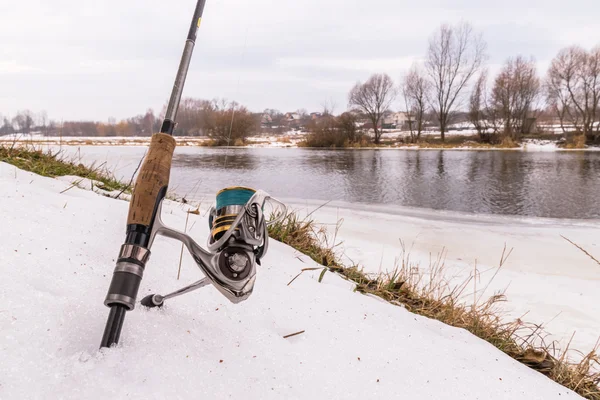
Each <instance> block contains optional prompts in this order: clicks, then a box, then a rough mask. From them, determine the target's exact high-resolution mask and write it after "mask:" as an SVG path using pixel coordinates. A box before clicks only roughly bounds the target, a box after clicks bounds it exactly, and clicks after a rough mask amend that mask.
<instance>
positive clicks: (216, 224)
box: [208, 186, 256, 242]
mask: <svg viewBox="0 0 600 400" xmlns="http://www.w3.org/2000/svg"><path fill="white" fill-rule="evenodd" d="M255 193H256V190H254V189H250V188H246V187H242V186H234V187H229V188H225V189H222V190H220V191H219V192H218V193H217V204H216V206H215V207H214V212H211V215H210V216H209V219H208V226H209V228H210V229H211V237H212V239H213V241H215V242H216V241H217V240H219V239H221V237H223V235H224V234H225V232H227V231H228V230H229V228H231V225H232V224H233V223H234V222H235V219H236V218H237V216H238V215H239V213H240V212H242V211H243V209H244V206H245V205H246V203H248V201H249V200H250V199H251V198H252V196H253V195H254V194H255ZM235 230H237V231H238V232H239V228H237V227H236V228H235Z"/></svg>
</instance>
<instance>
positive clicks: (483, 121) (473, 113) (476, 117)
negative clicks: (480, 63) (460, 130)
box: [469, 70, 491, 143]
mask: <svg viewBox="0 0 600 400" xmlns="http://www.w3.org/2000/svg"><path fill="white" fill-rule="evenodd" d="M486 83H487V70H484V71H482V72H481V74H479V77H478V78H477V80H476V81H475V86H474V87H473V91H472V92H471V97H470V98H469V121H470V122H471V123H472V124H473V125H474V126H475V129H476V130H477V134H478V135H479V138H480V139H481V140H482V141H483V142H486V143H489V142H490V141H491V137H490V135H489V132H488V130H489V126H488V119H489V115H488V112H487V108H488V107H487V85H486Z"/></svg>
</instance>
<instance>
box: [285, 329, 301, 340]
mask: <svg viewBox="0 0 600 400" xmlns="http://www.w3.org/2000/svg"><path fill="white" fill-rule="evenodd" d="M304 332H306V331H300V332H296V333H290V334H289V335H285V336H284V337H283V338H284V339H287V338H290V337H292V336H296V335H301V334H303V333H304Z"/></svg>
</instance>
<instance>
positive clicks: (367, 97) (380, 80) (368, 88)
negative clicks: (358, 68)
mask: <svg viewBox="0 0 600 400" xmlns="http://www.w3.org/2000/svg"><path fill="white" fill-rule="evenodd" d="M395 98H396V90H395V89H394V82H393V81H392V78H390V77H389V75H387V74H374V75H372V76H371V77H370V78H369V79H368V80H367V81H366V82H365V83H360V82H358V83H357V84H356V85H355V86H354V87H353V88H352V90H350V93H349V94H348V103H349V106H350V107H353V108H356V109H358V110H360V111H362V112H363V113H365V114H366V115H367V117H368V118H369V120H370V121H371V123H372V124H373V130H374V133H375V144H379V142H380V140H381V133H382V132H381V130H380V129H379V123H380V121H381V118H382V116H383V114H384V113H385V112H386V111H387V110H388V109H389V108H390V105H391V104H392V102H393V101H394V99H395Z"/></svg>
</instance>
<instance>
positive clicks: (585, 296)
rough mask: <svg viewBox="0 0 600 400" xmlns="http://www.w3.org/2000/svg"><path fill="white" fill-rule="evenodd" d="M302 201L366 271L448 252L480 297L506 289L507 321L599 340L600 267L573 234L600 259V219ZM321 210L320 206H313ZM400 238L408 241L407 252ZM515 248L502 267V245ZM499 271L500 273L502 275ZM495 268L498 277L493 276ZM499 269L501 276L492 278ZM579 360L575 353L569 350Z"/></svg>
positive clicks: (582, 345) (581, 343) (452, 267)
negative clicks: (472, 279)
mask: <svg viewBox="0 0 600 400" xmlns="http://www.w3.org/2000/svg"><path fill="white" fill-rule="evenodd" d="M322 205H323V203H322V202H321V203H319V202H306V201H305V202H300V201H296V203H295V204H293V208H294V209H295V210H297V211H298V212H299V214H300V215H306V214H309V213H310V214H311V218H313V219H314V220H315V221H317V222H318V223H320V224H323V225H324V226H326V227H327V228H328V230H329V231H330V232H335V230H336V225H337V224H338V221H339V222H340V225H339V229H338V231H337V236H336V239H337V242H339V243H340V246H339V248H338V252H339V254H344V255H345V256H344V261H345V262H346V263H347V264H349V265H350V264H352V263H359V264H360V265H362V266H363V267H364V269H365V271H367V272H373V273H380V272H383V273H385V272H391V271H393V269H394V266H395V265H397V263H398V261H399V260H402V258H404V259H406V258H407V257H409V258H410V261H411V263H414V264H415V265H418V266H419V267H420V268H421V269H422V270H424V271H428V270H429V268H430V265H431V262H432V260H435V259H437V258H438V257H439V256H440V255H442V258H443V260H445V267H446V276H447V278H448V279H452V282H454V283H462V282H463V281H464V280H465V279H467V278H468V277H469V276H470V275H472V274H473V273H474V270H475V268H477V276H478V280H477V283H476V285H477V287H476V288H475V287H474V286H473V285H470V286H471V287H470V290H467V291H466V293H467V295H466V296H465V301H466V302H472V299H473V294H472V293H473V292H474V290H475V289H477V291H478V297H479V295H481V291H482V290H483V289H484V288H485V287H486V286H487V285H488V283H489V287H488V288H487V290H486V291H485V293H484V294H483V295H482V296H481V297H482V298H485V297H489V296H490V295H492V294H494V292H501V291H505V292H506V295H507V298H508V301H507V302H506V303H505V304H504V310H505V311H506V317H505V318H506V320H507V321H508V320H514V319H515V318H519V317H522V316H524V317H523V320H525V321H527V322H533V323H540V324H543V325H544V326H545V327H546V328H547V331H548V332H550V333H552V336H551V337H548V340H549V341H551V340H556V341H558V342H559V343H560V344H561V346H562V347H563V348H565V347H566V344H567V343H568V341H569V340H570V339H571V337H572V335H573V334H575V336H574V337H573V340H572V345H571V347H572V348H574V349H577V350H580V351H584V352H589V351H591V350H592V349H593V348H594V346H595V345H596V343H597V341H598V340H599V338H600V291H598V287H600V265H598V264H597V263H595V262H594V261H593V260H592V259H590V258H589V257H588V256H587V255H585V254H584V253H583V252H581V251H580V250H579V249H577V248H576V247H575V246H573V245H572V244H571V243H569V242H567V241H566V240H565V239H564V238H562V237H561V235H562V236H565V237H566V238H568V239H570V240H571V241H573V242H575V243H577V244H578V245H579V246H581V247H583V248H584V249H586V250H587V251H588V252H590V253H591V254H593V255H595V256H596V258H597V259H600V221H599V220H560V219H544V218H525V217H509V216H493V215H473V214H463V213H458V212H450V211H436V210H425V209H416V208H407V207H395V206H389V205H386V206H374V205H371V206H369V205H358V204H348V203H337V204H336V203H328V204H327V205H326V206H324V207H321V208H319V207H320V206H322ZM315 210H316V211H315ZM401 242H403V243H404V250H403V247H402V244H401ZM505 245H506V248H507V251H508V250H511V249H512V252H511V254H510V256H509V257H508V259H507V261H506V263H504V265H503V267H502V268H501V269H500V270H498V266H499V262H500V258H501V256H502V252H503V249H504V246H505ZM496 272H497V274H496ZM495 274H496V275H495ZM494 275H495V276H494ZM569 354H570V356H572V357H573V358H574V359H577V358H578V354H577V353H573V352H571V353H569Z"/></svg>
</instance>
